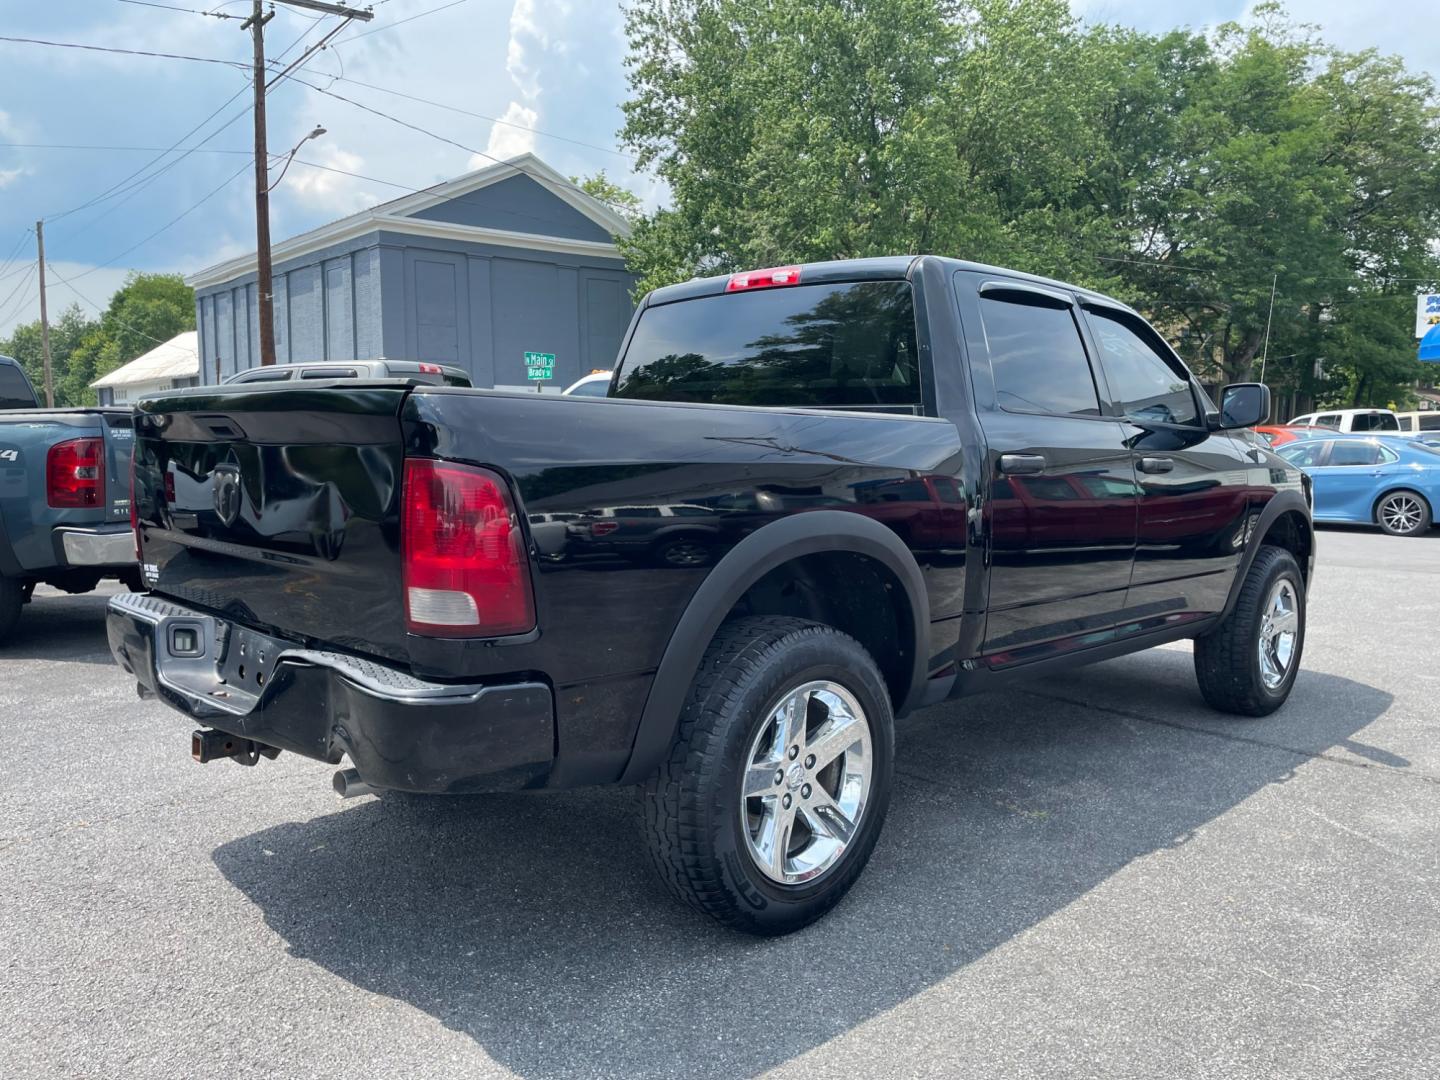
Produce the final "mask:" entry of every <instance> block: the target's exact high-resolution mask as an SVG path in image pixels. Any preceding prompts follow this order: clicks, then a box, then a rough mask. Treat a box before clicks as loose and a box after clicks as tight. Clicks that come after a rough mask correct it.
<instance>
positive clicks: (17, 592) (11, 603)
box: [0, 577, 26, 642]
mask: <svg viewBox="0 0 1440 1080" xmlns="http://www.w3.org/2000/svg"><path fill="white" fill-rule="evenodd" d="M25 600H26V590H25V585H24V584H23V583H22V582H19V581H16V580H15V579H14V578H9V577H0V642H3V641H5V640H7V639H8V638H9V637H10V635H11V634H13V633H14V632H15V627H16V626H17V625H19V623H20V609H21V608H22V607H24V605H25Z"/></svg>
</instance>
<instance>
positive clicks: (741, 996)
mask: <svg viewBox="0 0 1440 1080" xmlns="http://www.w3.org/2000/svg"><path fill="white" fill-rule="evenodd" d="M1189 668H1190V658H1189V656H1188V655H1186V654H1185V653H1183V652H1179V651H1170V652H1166V651H1159V652H1151V653H1147V654H1144V655H1143V656H1139V657H1131V658H1128V659H1126V660H1124V661H1116V662H1112V663H1110V664H1105V665H1100V666H1098V667H1096V668H1092V669H1088V670H1086V671H1084V672H1080V673H1075V674H1072V675H1070V676H1068V677H1066V678H1064V679H1063V680H1048V681H1046V682H1042V683H1039V684H1037V685H1036V686H1035V687H1034V688H1033V689H1032V690H1027V691H1025V692H1007V693H1003V694H999V693H997V694H991V695H986V696H983V697H977V698H973V699H969V700H965V701H960V702H955V703H950V704H947V705H944V706H940V707H937V708H934V709H931V710H928V711H926V712H924V713H921V714H918V715H917V716H915V717H912V718H910V719H909V720H907V721H904V722H902V724H901V728H900V737H899V747H898V762H899V769H900V777H899V781H900V784H899V788H898V790H897V793H896V798H895V801H894V803H893V804H892V808H891V813H890V819H889V822H888V823H887V825H886V831H885V835H884V836H883V837H882V839H881V842H880V845H879V848H878V849H877V852H876V855H875V857H874V859H873V860H872V862H871V864H870V867H869V870H868V872H867V873H866V874H865V875H864V876H863V877H862V878H861V880H860V883H859V884H858V885H857V886H856V888H855V889H854V891H853V892H852V893H851V895H850V897H849V898H848V899H847V900H846V901H845V902H844V903H842V904H841V905H840V906H839V908H837V909H836V910H835V911H834V912H833V913H832V914H831V915H830V916H829V917H828V918H826V919H825V920H822V921H821V922H820V923H819V924H817V925H815V926H813V927H811V928H809V929H808V930H806V931H803V932H801V933H799V934H796V935H793V936H792V937H789V938H785V939H781V940H774V941H761V940H755V939H750V938H746V937H742V936H739V935H736V934H733V933H730V932H727V931H724V930H721V929H719V928H717V927H714V926H712V925H710V924H709V923H708V922H707V921H705V920H704V919H702V918H701V917H699V916H696V915H694V914H692V913H690V912H689V911H688V910H687V909H684V908H682V907H681V906H680V905H678V904H676V903H675V902H673V901H672V900H671V899H670V897H669V895H668V894H667V893H665V892H664V891H663V890H662V889H661V887H660V886H659V885H658V883H657V882H655V881H654V879H653V877H652V875H651V873H650V871H649V866H648V862H647V859H646V856H645V853H644V851H643V850H642V847H641V842H640V837H639V834H638V829H637V828H636V827H635V824H634V815H633V813H632V811H633V807H632V806H631V805H630V800H631V795H630V793H628V792H623V791H613V790H612V791H588V792H572V793H562V794H555V795H551V796H531V797H525V796H513V797H511V796H504V797H499V796H496V797H481V798H476V799H472V800H450V801H437V802H435V803H431V804H425V805H417V804H413V803H400V802H392V801H390V800H383V801H376V800H368V801H366V802H364V803H363V804H361V805H358V806H355V807H353V808H348V809H344V810H340V811H337V812H336V813H333V814H330V815H328V816H325V817H321V818H317V819H315V820H312V821H307V822H301V823H295V824H287V825H281V826H278V827H275V828H272V829H268V830H266V831H264V832H260V833H256V834H254V835H251V836H248V837H244V838H242V839H240V840H236V841H233V842H231V843H228V844H226V845H224V846H223V847H220V848H218V849H217V850H216V851H215V852H214V860H215V863H216V865H217V866H218V867H219V869H220V870H221V872H222V873H223V874H224V875H225V876H226V878H227V879H229V881H230V882H231V883H232V884H234V885H235V886H236V887H237V888H238V889H240V890H241V891H242V892H243V893H244V894H245V895H247V896H248V897H249V898H250V899H251V900H253V901H254V902H255V903H256V904H257V905H258V906H259V907H260V909H261V911H262V912H263V914H264V917H265V919H266V921H267V923H268V925H269V926H270V927H271V928H272V929H273V930H274V931H275V932H276V933H277V934H279V935H280V936H281V937H282V938H283V939H284V940H285V941H286V942H287V944H288V946H289V949H290V952H291V953H292V954H293V955H294V956H296V957H299V958H303V959H306V960H309V961H312V962H313V963H315V964H318V965H320V966H321V967H323V968H325V969H326V970H328V971H331V972H333V973H334V974H336V975H338V976H339V977H341V978H343V979H346V980H348V981H349V982H351V983H353V984H355V985H356V986H359V987H362V988H364V989H365V990H368V991H372V992H374V993H376V994H382V995H385V996H386V997H390V998H394V999H397V1000H399V1001H402V1002H406V1003H408V1004H410V1005H411V1006H413V1007H415V1008H417V1009H421V1010H424V1011H425V1012H427V1013H430V1014H432V1015H433V1016H435V1017H436V1018H438V1019H439V1020H440V1021H441V1022H443V1023H444V1024H445V1025H446V1026H447V1027H449V1028H451V1029H453V1030H455V1031H457V1032H461V1033H464V1034H465V1035H468V1036H469V1037H470V1038H472V1039H474V1040H475V1041H476V1042H477V1043H478V1044H479V1045H480V1046H481V1047H483V1049H484V1050H485V1051H486V1053H488V1054H489V1055H490V1057H491V1058H493V1059H494V1060H495V1061H497V1062H498V1063H500V1064H501V1065H503V1066H505V1067H506V1068H508V1069H511V1070H513V1071H514V1072H516V1073H518V1074H519V1075H521V1076H525V1077H561V1076H576V1077H580V1076H594V1075H600V1074H604V1075H622V1076H667V1075H673V1074H675V1073H677V1072H680V1071H685V1072H687V1073H694V1074H696V1075H705V1076H714V1077H728V1076H735V1075H741V1074H744V1075H751V1074H754V1073H756V1072H760V1071H763V1070H764V1069H767V1068H770V1067H773V1066H776V1065H779V1064H781V1063H783V1062H785V1061H788V1060H790V1059H791V1058H793V1057H795V1056H796V1055H798V1054H801V1053H804V1052H805V1051H807V1050H809V1049H811V1048H813V1047H815V1046H818V1045H820V1044H822V1043H824V1042H826V1041H828V1040H829V1039H831V1038H833V1037H835V1036H836V1035H839V1034H841V1033H843V1032H845V1031H847V1030H849V1029H851V1028H853V1027H855V1026H856V1025H857V1024H860V1023H861V1022H863V1021H865V1020H866V1019H867V1018H869V1017H872V1016H874V1015H876V1014H878V1013H881V1012H883V1011H885V1010H887V1009H890V1008H891V1007H893V1006H895V1005H897V1004H899V1003H901V1002H903V1001H905V1000H907V999H908V998H910V997H912V996H913V995H915V994H916V993H918V992H920V991H922V990H924V989H925V988H926V987H929V986H931V985H933V984H935V983H937V982H939V981H941V980H943V979H944V978H945V977H946V976H948V975H950V974H952V973H953V972H955V971H956V970H958V969H960V968H962V967H964V966H965V965H967V964H969V963H971V962H972V961H974V960H976V959H977V958H979V957H981V956H983V955H984V954H985V953H987V952H988V951H989V950H991V949H993V948H995V947H996V946H998V945H1000V944H1001V943H1003V942H1005V941H1007V940H1008V939H1010V938H1012V937H1014V936H1015V935H1017V934H1019V933H1021V932H1022V931H1024V930H1026V929H1027V928H1029V927H1032V926H1035V925H1036V924H1037V923H1039V922H1041V921H1042V920H1044V919H1046V918H1047V917H1048V916H1050V915H1051V914H1053V913H1055V912H1056V911H1058V910H1060V909H1061V908H1063V907H1065V906H1066V905H1067V904H1069V903H1071V902H1072V901H1074V900H1076V899H1077V898H1079V897H1081V896H1083V895H1084V894H1085V893H1086V892H1088V891H1089V890H1091V889H1093V888H1095V887H1096V886H1097V885H1099V884H1101V883H1103V882H1104V881H1105V880H1106V879H1107V878H1109V877H1110V876H1111V875H1113V874H1115V873H1116V872H1117V871H1119V870H1120V869H1122V868H1123V867H1125V866H1126V864H1127V863H1129V862H1130V861H1131V860H1134V859H1136V858H1138V857H1141V856H1145V855H1148V854H1151V853H1154V852H1157V851H1161V850H1163V849H1167V848H1173V847H1177V846H1179V845H1182V844H1184V843H1186V842H1187V841H1188V840H1189V839H1190V838H1191V837H1192V836H1193V835H1194V834H1195V833H1196V831H1197V830H1199V829H1201V828H1203V827H1204V826H1205V825H1206V824H1207V823H1209V822H1211V821H1212V820H1214V819H1215V818H1217V817H1219V816H1221V815H1223V814H1224V813H1226V812H1227V811H1228V810H1230V809H1231V808H1233V807H1235V806H1236V805H1237V804H1239V803H1240V802H1241V801H1243V800H1245V799H1247V798H1248V797H1250V796H1252V795H1254V794H1255V793H1256V792H1257V791H1259V790H1261V789H1262V788H1264V787H1266V786H1267V785H1270V784H1279V783H1284V782H1286V781H1287V780H1289V779H1290V778H1292V777H1293V776H1294V770H1295V769H1296V768H1297V767H1298V766H1300V765H1302V764H1304V763H1305V762H1306V761H1307V760H1310V759H1312V758H1313V757H1314V756H1316V755H1317V754H1319V753H1321V752H1324V751H1326V750H1329V749H1331V748H1333V747H1336V746H1338V745H1341V744H1344V743H1346V741H1347V740H1349V739H1350V737H1351V736H1352V735H1353V734H1354V733H1355V732H1356V731H1358V730H1359V729H1360V728H1362V727H1364V726H1365V725H1366V724H1368V723H1369V722H1370V721H1371V720H1373V719H1374V718H1376V717H1377V716H1379V715H1380V714H1382V713H1383V712H1384V711H1385V709H1386V708H1387V707H1388V705H1389V703H1390V701H1391V698H1390V695H1388V694H1385V693H1383V692H1381V691H1379V690H1376V689H1373V688H1371V687H1369V686H1365V685H1363V684H1359V683H1355V682H1352V681H1350V680H1348V679H1343V678H1339V677H1335V676H1330V675H1324V674H1317V673H1311V672H1307V673H1305V675H1304V676H1303V677H1302V679H1301V680H1300V682H1299V684H1298V685H1297V688H1296V691H1295V693H1294V696H1293V697H1292V699H1291V702H1290V704H1289V705H1288V706H1287V707H1286V708H1285V709H1283V710H1282V711H1281V712H1280V713H1279V714H1277V715H1276V716H1273V717H1271V718H1268V719H1266V720H1258V721H1243V720H1235V719H1232V718H1228V717H1220V716H1217V715H1216V714H1214V713H1211V712H1208V711H1207V710H1205V708H1204V706H1203V705H1202V704H1201V703H1200V702H1199V697H1198V694H1197V693H1196V692H1195V691H1194V689H1193V681H1190V675H1189ZM1186 687H1188V689H1186ZM1052 691H1053V692H1052ZM1077 696H1078V697H1081V698H1084V699H1085V700H1084V702H1077V701H1075V700H1073V699H1074V698H1076V697H1077ZM1319 767H1330V766H1319ZM956 1022H957V1023H963V1022H964V1018H963V1017H956ZM332 1036H333V1037H339V1036H340V1033H336V1032H331V1033H328V1035H327V1037H332Z"/></svg>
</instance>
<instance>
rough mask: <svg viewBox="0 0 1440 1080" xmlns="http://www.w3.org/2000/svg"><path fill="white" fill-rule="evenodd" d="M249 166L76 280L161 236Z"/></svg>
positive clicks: (76, 278) (244, 166)
mask: <svg viewBox="0 0 1440 1080" xmlns="http://www.w3.org/2000/svg"><path fill="white" fill-rule="evenodd" d="M249 168H250V165H249V163H248V162H247V163H246V164H244V165H242V166H240V168H239V169H238V170H237V171H235V172H233V173H231V174H230V175H229V176H228V177H226V178H225V180H223V181H222V182H221V183H220V184H219V185H218V186H216V187H214V188H212V189H211V190H210V191H209V193H208V194H206V195H204V196H202V197H201V198H200V200H199V201H198V202H195V203H193V204H192V205H191V206H190V207H189V208H188V209H185V210H182V211H181V212H180V213H179V214H177V215H175V216H174V217H173V218H171V219H170V220H169V221H167V222H166V223H165V224H164V225H161V226H160V228H158V229H156V230H155V231H154V232H152V233H151V234H150V235H149V236H147V237H145V238H144V239H143V240H138V241H136V242H135V243H133V244H131V245H130V246H129V247H128V248H126V249H125V250H124V251H121V252H118V253H116V254H115V255H112V256H110V258H108V259H106V260H105V261H104V262H101V263H96V264H95V265H94V266H92V267H90V269H88V270H86V271H84V272H83V273H79V274H76V275H75V280H76V281H79V280H80V279H81V278H83V277H89V276H90V275H91V274H93V273H95V271H97V270H103V269H104V268H105V267H107V266H109V265H110V264H111V263H113V262H117V261H118V260H120V259H123V258H124V257H125V256H126V255H129V254H130V252H132V251H134V250H135V249H136V248H139V247H144V246H145V245H146V244H148V243H149V242H150V241H151V240H154V239H155V237H157V236H159V235H160V234H161V233H162V232H164V231H165V230H166V229H168V228H170V227H171V226H172V225H176V224H178V223H179V222H181V221H183V220H184V219H185V218H187V217H189V216H190V215H191V214H193V213H194V212H195V211H196V210H198V209H200V207H202V206H203V205H205V203H207V202H209V201H210V200H211V199H213V198H214V197H215V196H216V195H218V194H220V192H221V191H222V190H223V189H224V188H226V187H229V186H230V184H232V183H233V182H234V181H236V180H237V179H239V178H240V175H241V174H242V173H244V172H245V171H246V170H247V169H249Z"/></svg>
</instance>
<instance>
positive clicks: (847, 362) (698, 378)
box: [615, 281, 920, 412]
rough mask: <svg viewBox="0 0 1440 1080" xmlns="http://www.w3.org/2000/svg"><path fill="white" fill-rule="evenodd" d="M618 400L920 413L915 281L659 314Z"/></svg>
mask: <svg viewBox="0 0 1440 1080" xmlns="http://www.w3.org/2000/svg"><path fill="white" fill-rule="evenodd" d="M615 396H616V397H620V398H648V399H651V400H657V401H699V402H716V403H721V404H728V405H791V406H800V407H811V408H823V407H830V408H866V407H870V408H874V407H877V406H879V407H887V406H888V407H891V408H892V409H893V408H894V407H896V406H899V407H901V408H902V409H903V411H907V412H910V411H918V406H919V404H920V362H919V356H918V351H917V349H916V344H915V308H914V304H913V301H912V299H911V295H910V284H909V282H905V281H863V282H856V283H852V284H835V285H800V286H794V287H786V288H778V289H761V290H754V291H748V292H737V293H726V294H723V295H720V296H703V297H698V298H696V299H694V300H681V301H677V302H675V303H672V304H662V305H660V306H658V307H653V308H650V309H648V310H647V311H646V312H645V313H644V314H643V315H641V317H640V321H639V323H638V324H637V325H636V327H635V335H634V337H633V338H632V340H631V342H630V347H629V348H628V349H627V350H626V352H625V358H624V359H623V360H622V361H621V364H620V374H619V378H618V380H617V382H616V387H615Z"/></svg>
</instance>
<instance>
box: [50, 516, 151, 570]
mask: <svg viewBox="0 0 1440 1080" xmlns="http://www.w3.org/2000/svg"><path fill="white" fill-rule="evenodd" d="M55 547H56V549H57V550H58V552H59V555H60V557H61V558H62V559H63V560H64V565H65V566H126V565H129V566H134V565H135V533H134V532H133V531H132V530H131V529H130V527H129V526H128V525H122V526H120V527H119V528H108V529H107V528H98V529H76V528H71V527H69V526H64V525H62V526H60V527H59V528H57V529H55Z"/></svg>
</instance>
